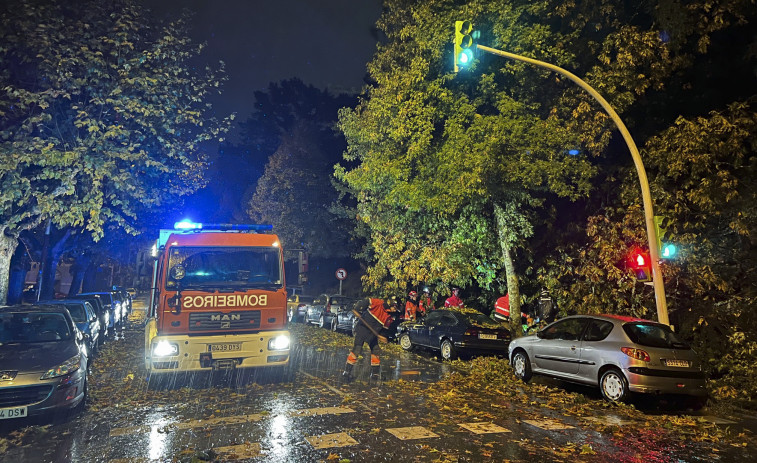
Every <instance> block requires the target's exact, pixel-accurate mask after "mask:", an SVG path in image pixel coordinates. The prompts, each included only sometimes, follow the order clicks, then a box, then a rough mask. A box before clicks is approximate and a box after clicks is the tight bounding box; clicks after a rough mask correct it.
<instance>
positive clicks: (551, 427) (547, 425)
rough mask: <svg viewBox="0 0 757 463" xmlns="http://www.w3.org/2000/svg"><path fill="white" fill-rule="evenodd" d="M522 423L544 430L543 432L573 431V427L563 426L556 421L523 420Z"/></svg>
mask: <svg viewBox="0 0 757 463" xmlns="http://www.w3.org/2000/svg"><path fill="white" fill-rule="evenodd" d="M523 422H524V423H528V424H530V425H531V426H536V427H537V428H540V429H544V430H545V431H559V430H561V429H573V426H571V425H569V424H565V423H563V422H560V421H557V420H550V419H549V418H545V419H543V420H523Z"/></svg>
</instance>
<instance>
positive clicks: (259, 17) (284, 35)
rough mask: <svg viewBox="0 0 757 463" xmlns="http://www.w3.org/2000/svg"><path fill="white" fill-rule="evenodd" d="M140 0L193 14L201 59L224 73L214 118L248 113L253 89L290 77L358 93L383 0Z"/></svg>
mask: <svg viewBox="0 0 757 463" xmlns="http://www.w3.org/2000/svg"><path fill="white" fill-rule="evenodd" d="M143 2H144V3H145V4H146V5H148V6H149V7H150V8H151V9H152V10H153V11H154V12H155V13H156V14H158V15H159V16H163V15H165V14H167V13H172V14H173V15H178V14H179V13H180V12H181V10H182V8H189V9H191V10H193V11H195V12H196V13H197V14H196V16H195V19H194V26H193V30H192V37H193V38H194V39H195V40H196V41H199V42H207V44H208V47H207V49H206V50H205V52H204V55H205V57H206V58H208V59H210V60H211V61H217V60H222V61H224V62H225V63H226V71H227V73H228V76H229V81H228V82H227V83H226V85H225V86H224V95H223V96H222V97H221V98H220V99H216V100H214V101H213V103H214V106H215V107H216V108H217V109H218V114H219V116H225V115H228V114H229V113H231V112H236V113H237V116H238V118H239V119H240V120H245V119H246V117H247V115H248V114H249V113H250V109H249V108H250V106H251V104H252V102H253V101H254V99H253V92H254V91H256V90H264V89H265V88H266V87H268V84H269V83H270V82H278V81H280V80H283V79H288V78H291V77H298V78H300V79H301V80H302V81H303V82H304V83H305V84H312V85H313V86H315V87H318V88H321V89H325V88H328V89H329V90H330V91H331V93H342V92H345V93H346V92H348V91H349V92H354V93H357V91H358V90H359V89H360V87H361V86H362V85H363V77H364V76H365V74H366V63H368V61H370V59H371V56H372V55H373V53H374V50H375V48H376V38H375V36H374V34H373V33H372V28H373V27H374V25H375V23H376V20H377V19H378V18H379V15H380V13H381V0H267V1H260V0H215V1H209V0H143ZM232 139H233V137H232Z"/></svg>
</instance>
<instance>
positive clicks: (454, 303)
mask: <svg viewBox="0 0 757 463" xmlns="http://www.w3.org/2000/svg"><path fill="white" fill-rule="evenodd" d="M463 305H465V304H463V300H462V299H460V288H452V296H450V297H448V298H447V300H446V301H444V307H462V306H463Z"/></svg>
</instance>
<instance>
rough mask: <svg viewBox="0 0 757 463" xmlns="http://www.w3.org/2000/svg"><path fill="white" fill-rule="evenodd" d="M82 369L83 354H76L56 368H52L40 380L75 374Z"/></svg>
mask: <svg viewBox="0 0 757 463" xmlns="http://www.w3.org/2000/svg"><path fill="white" fill-rule="evenodd" d="M80 367H81V354H76V355H74V356H73V357H71V358H70V359H68V360H66V361H65V362H63V363H61V364H60V365H58V366H57V367H55V368H50V369H49V370H47V372H45V374H44V375H42V376H40V378H39V379H49V378H55V377H57V376H63V375H67V374H69V373H73V372H74V371H76V370H78V369H79V368H80Z"/></svg>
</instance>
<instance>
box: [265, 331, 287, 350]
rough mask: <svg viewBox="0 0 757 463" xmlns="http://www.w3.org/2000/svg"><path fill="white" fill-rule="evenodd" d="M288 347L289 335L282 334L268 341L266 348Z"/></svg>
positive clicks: (280, 348) (282, 348) (283, 348)
mask: <svg viewBox="0 0 757 463" xmlns="http://www.w3.org/2000/svg"><path fill="white" fill-rule="evenodd" d="M286 349H289V336H287V335H285V334H282V335H279V336H276V337H275V338H271V339H270V340H269V341H268V350H286Z"/></svg>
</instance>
